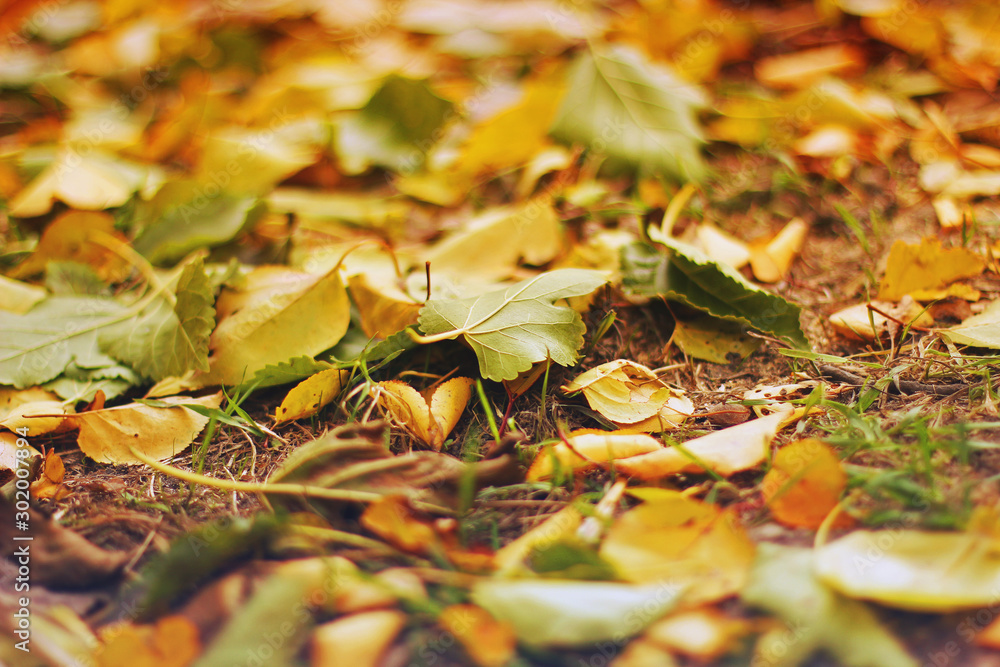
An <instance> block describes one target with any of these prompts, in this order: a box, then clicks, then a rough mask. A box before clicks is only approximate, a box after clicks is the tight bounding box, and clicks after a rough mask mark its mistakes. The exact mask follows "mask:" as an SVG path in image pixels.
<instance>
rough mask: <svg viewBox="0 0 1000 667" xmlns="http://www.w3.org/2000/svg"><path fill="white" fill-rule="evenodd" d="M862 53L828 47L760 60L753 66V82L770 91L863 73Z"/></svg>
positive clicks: (848, 47) (845, 47) (852, 48)
mask: <svg viewBox="0 0 1000 667" xmlns="http://www.w3.org/2000/svg"><path fill="white" fill-rule="evenodd" d="M865 67H866V62H865V57H864V53H863V52H862V51H861V49H859V48H858V47H856V46H854V45H853V44H831V45H830V46H823V47H819V48H815V49H808V50H805V51H796V52H794V53H786V54H782V55H778V56H769V57H766V58H761V59H760V60H758V61H757V62H756V63H755V64H754V73H755V74H756V75H757V80H758V81H760V82H761V83H762V84H764V85H765V86H771V87H773V88H805V87H807V86H809V85H811V84H813V83H816V82H817V81H819V80H820V79H822V78H824V77H826V76H829V75H831V74H841V75H845V76H847V75H851V74H855V73H858V72H862V71H864V69H865Z"/></svg>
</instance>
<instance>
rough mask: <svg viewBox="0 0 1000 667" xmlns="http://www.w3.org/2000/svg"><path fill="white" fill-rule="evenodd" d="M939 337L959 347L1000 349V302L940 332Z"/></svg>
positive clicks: (993, 303) (994, 302)
mask: <svg viewBox="0 0 1000 667" xmlns="http://www.w3.org/2000/svg"><path fill="white" fill-rule="evenodd" d="M941 335H942V336H944V337H945V338H947V339H948V340H950V341H951V342H953V343H958V344H959V345H972V346H973V347H990V348H1000V301H993V302H991V303H990V304H988V305H987V306H986V309H985V310H984V311H983V312H981V313H979V314H978V315H973V316H972V317H970V318H968V319H966V320H964V321H963V322H962V323H961V324H959V325H958V326H954V327H951V328H950V329H945V330H943V331H941Z"/></svg>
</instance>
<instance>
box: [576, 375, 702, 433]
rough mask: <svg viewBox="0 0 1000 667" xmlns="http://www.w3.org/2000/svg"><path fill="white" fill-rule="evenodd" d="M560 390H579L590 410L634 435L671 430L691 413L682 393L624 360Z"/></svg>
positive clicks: (690, 408)
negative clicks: (632, 432) (635, 433)
mask: <svg viewBox="0 0 1000 667" xmlns="http://www.w3.org/2000/svg"><path fill="white" fill-rule="evenodd" d="M562 390H563V391H564V392H566V393H573V392H577V391H582V392H583V395H584V397H585V398H586V399H587V403H588V404H589V405H590V407H591V408H593V409H594V410H596V411H597V412H599V413H600V414H601V415H602V416H604V417H607V418H608V420H610V421H611V422H613V423H615V424H616V425H617V426H618V427H619V428H622V429H629V430H632V431H636V432H646V433H648V432H659V431H665V430H668V429H671V428H673V427H675V426H677V425H679V424H681V423H682V422H683V421H684V420H685V419H687V417H688V416H690V414H691V413H692V412H694V404H693V403H691V400H690V399H689V398H687V397H685V396H684V392H683V391H681V390H679V389H673V388H671V387H668V386H667V384H666V383H665V382H663V381H662V380H660V379H659V378H658V377H657V376H656V374H655V373H654V372H653V371H652V370H650V369H649V368H647V367H646V366H643V365H642V364H639V363H636V362H634V361H628V360H626V359H618V360H616V361H609V362H607V363H604V364H601V365H600V366H596V367H594V368H592V369H590V370H589V371H586V372H584V373H581V374H580V375H578V376H576V377H575V378H574V379H573V380H572V381H571V382H569V383H568V384H565V385H563V387H562Z"/></svg>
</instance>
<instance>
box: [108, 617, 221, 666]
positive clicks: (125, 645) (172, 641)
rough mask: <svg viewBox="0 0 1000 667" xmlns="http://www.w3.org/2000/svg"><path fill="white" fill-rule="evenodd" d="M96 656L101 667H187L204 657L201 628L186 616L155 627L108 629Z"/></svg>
mask: <svg viewBox="0 0 1000 667" xmlns="http://www.w3.org/2000/svg"><path fill="white" fill-rule="evenodd" d="M101 634H102V637H103V638H104V643H103V645H102V646H101V647H100V648H99V649H98V650H96V651H95V652H94V658H95V659H96V664H97V665H98V666H99V667H125V666H126V665H138V666H144V665H162V666H163V667H186V666H187V665H190V664H192V663H193V662H194V661H195V659H196V658H197V657H198V655H199V654H200V653H201V650H202V647H201V642H200V641H199V639H198V628H196V627H195V626H194V625H193V624H192V623H191V621H189V620H188V619H186V618H184V617H183V616H164V617H162V618H160V619H159V620H157V621H156V623H154V624H152V625H132V624H122V625H112V626H105V627H104V628H103V632H102V633H101Z"/></svg>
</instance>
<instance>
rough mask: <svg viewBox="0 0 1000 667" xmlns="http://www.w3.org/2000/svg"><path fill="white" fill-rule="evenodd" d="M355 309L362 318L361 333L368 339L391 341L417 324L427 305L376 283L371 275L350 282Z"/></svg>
mask: <svg viewBox="0 0 1000 667" xmlns="http://www.w3.org/2000/svg"><path fill="white" fill-rule="evenodd" d="M347 287H348V289H349V290H350V292H351V298H352V299H353V300H354V305H355V306H357V308H358V314H359V315H360V316H361V329H362V330H363V331H364V332H365V335H366V336H368V337H370V338H371V337H375V338H388V337H389V336H391V335H392V334H394V333H396V332H397V331H402V330H403V329H404V328H406V327H407V326H409V325H411V324H416V322H417V315H418V314H419V313H420V307H421V306H422V305H423V304H421V303H418V302H417V301H415V300H414V299H412V298H411V297H410V296H409V295H408V294H406V293H405V292H404V291H403V290H401V289H399V287H397V286H395V285H391V284H387V283H385V282H381V283H376V282H375V281H373V280H372V279H371V278H370V276H369V275H367V274H359V275H355V276H351V277H350V278H349V279H348V281H347Z"/></svg>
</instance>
